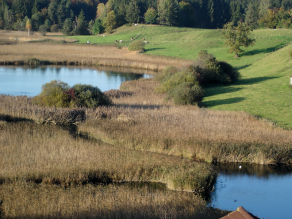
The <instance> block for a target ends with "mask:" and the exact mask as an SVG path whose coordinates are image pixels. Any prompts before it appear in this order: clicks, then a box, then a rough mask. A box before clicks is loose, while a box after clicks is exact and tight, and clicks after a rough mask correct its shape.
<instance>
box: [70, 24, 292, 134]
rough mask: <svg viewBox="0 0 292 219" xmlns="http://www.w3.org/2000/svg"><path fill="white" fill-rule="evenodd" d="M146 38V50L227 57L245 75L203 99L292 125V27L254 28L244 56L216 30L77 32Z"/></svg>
mask: <svg viewBox="0 0 292 219" xmlns="http://www.w3.org/2000/svg"><path fill="white" fill-rule="evenodd" d="M131 37H133V38H134V39H142V38H145V40H147V41H148V42H149V43H148V44H146V46H145V48H146V54H149V55H159V56H171V57H179V58H183V59H189V60H194V59H196V58H197V53H198V52H199V51H200V50H208V52H209V53H211V54H213V55H215V56H216V57H217V59H218V60H224V61H227V62H228V63H230V64H232V65H233V66H235V67H237V68H238V70H239V71H240V73H241V75H242V78H241V80H239V81H238V83H237V84H235V85H232V86H217V87H213V88H207V89H206V97H205V99H204V105H205V106H206V107H209V108H213V109H219V110H235V111H246V112H249V113H251V114H253V115H258V116H261V117H264V118H267V119H269V120H272V121H274V122H276V123H278V124H279V125H281V126H284V127H289V128H291V127H292V115H290V114H289V111H290V110H291V97H290V94H291V92H292V91H291V90H290V88H289V76H290V72H289V69H290V68H291V65H292V60H290V58H289V53H288V52H289V50H292V47H291V46H287V45H289V44H290V43H291V42H292V30H285V29H281V30H270V29H264V30H255V31H253V32H252V37H253V38H255V39H256V44H255V46H254V47H248V48H245V52H244V53H242V54H241V57H239V58H234V54H230V53H227V51H228V48H227V47H225V46H224V42H225V41H224V39H222V37H221V35H220V33H219V31H218V30H204V29H192V28H179V27H161V26H147V25H144V26H142V25H139V26H138V27H133V26H132V27H127V26H124V27H121V28H119V29H117V30H116V32H115V33H114V34H111V35H108V36H105V37H102V36H74V37H72V38H76V39H77V40H78V43H85V42H86V41H87V40H89V41H91V43H96V44H106V45H109V44H115V43H114V42H115V40H118V41H119V40H123V41H124V43H121V44H120V43H118V45H122V46H128V45H129V43H130V39H131Z"/></svg>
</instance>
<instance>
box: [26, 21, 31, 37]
mask: <svg viewBox="0 0 292 219" xmlns="http://www.w3.org/2000/svg"><path fill="white" fill-rule="evenodd" d="M25 28H26V29H27V31H28V33H27V34H28V36H29V35H30V31H31V29H32V25H31V20H30V19H27V21H26V25H25Z"/></svg>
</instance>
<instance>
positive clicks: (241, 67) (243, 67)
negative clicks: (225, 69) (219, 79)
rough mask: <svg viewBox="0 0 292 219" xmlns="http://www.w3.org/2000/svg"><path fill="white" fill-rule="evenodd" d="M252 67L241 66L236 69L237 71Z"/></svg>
mask: <svg viewBox="0 0 292 219" xmlns="http://www.w3.org/2000/svg"><path fill="white" fill-rule="evenodd" d="M249 66H251V64H249V65H243V66H240V67H236V70H242V69H245V68H247V67H249Z"/></svg>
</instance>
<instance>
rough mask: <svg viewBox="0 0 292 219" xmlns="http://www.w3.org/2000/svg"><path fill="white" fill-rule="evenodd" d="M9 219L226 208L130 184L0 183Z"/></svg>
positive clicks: (213, 213)
mask: <svg viewBox="0 0 292 219" xmlns="http://www.w3.org/2000/svg"><path fill="white" fill-rule="evenodd" d="M0 197H2V198H3V199H4V201H3V204H2V206H3V207H2V208H3V216H4V217H7V218H109V219H111V218H121V219H124V218H125V219H126V218H149V219H150V218H151V219H152V218H200V219H216V218H220V217H222V216H224V215H226V214H228V212H227V211H222V210H219V209H214V208H210V207H206V205H205V202H204V201H203V200H202V199H201V198H199V197H196V196H194V195H193V194H191V193H178V192H173V191H163V190H154V189H151V188H150V187H148V186H144V187H141V188H137V187H132V188H131V187H130V186H127V185H108V186H103V185H97V186H94V185H89V184H87V185H85V186H74V187H69V188H66V189H65V188H63V187H60V186H55V185H54V186H47V185H43V184H40V185H35V184H33V183H27V182H16V183H12V184H3V185H1V186H0Z"/></svg>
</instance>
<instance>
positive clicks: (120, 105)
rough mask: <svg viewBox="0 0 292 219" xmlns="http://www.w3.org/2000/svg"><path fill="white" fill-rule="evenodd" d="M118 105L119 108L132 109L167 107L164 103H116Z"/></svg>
mask: <svg viewBox="0 0 292 219" xmlns="http://www.w3.org/2000/svg"><path fill="white" fill-rule="evenodd" d="M114 105H115V106H116V107H119V108H131V109H152V110H154V109H160V108H162V107H164V108H165V107H166V106H162V105H143V104H114Z"/></svg>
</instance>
